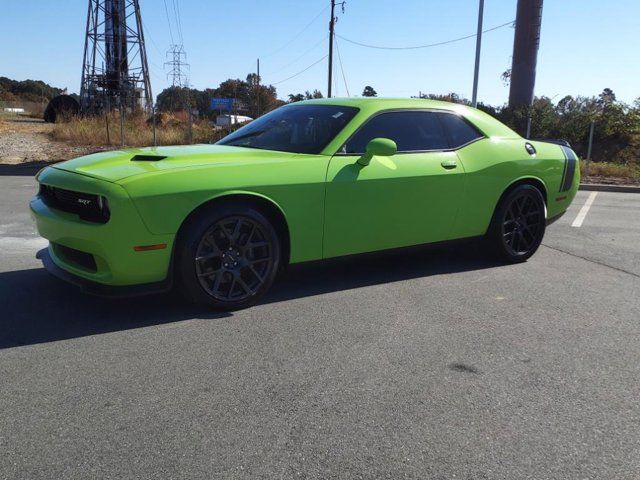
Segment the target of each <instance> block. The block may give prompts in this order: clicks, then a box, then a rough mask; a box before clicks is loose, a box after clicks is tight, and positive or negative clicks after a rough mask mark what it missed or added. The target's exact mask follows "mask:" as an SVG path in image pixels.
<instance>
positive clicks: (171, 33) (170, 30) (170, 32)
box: [163, 0, 175, 44]
mask: <svg viewBox="0 0 640 480" xmlns="http://www.w3.org/2000/svg"><path fill="white" fill-rule="evenodd" d="M163 1H164V13H165V14H166V15H167V23H168V24H169V35H171V44H174V43H175V42H174V41H173V31H172V29H171V20H169V9H168V8H167V0H163Z"/></svg>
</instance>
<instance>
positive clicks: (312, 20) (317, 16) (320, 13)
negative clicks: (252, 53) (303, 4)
mask: <svg viewBox="0 0 640 480" xmlns="http://www.w3.org/2000/svg"><path fill="white" fill-rule="evenodd" d="M327 8H329V6H328V5H327V6H325V7H324V8H323V9H322V10H320V11H319V12H318V14H317V15H316V16H315V17H313V18H312V19H311V21H310V22H309V23H307V24H306V25H305V26H304V28H303V29H302V30H300V31H299V32H298V33H296V34H295V35H294V36H293V38H291V40H289V41H287V42H286V43H285V44H284V45H282V46H280V47H279V48H277V49H276V50H274V51H272V52H271V53H268V54H267V55H262V56H261V57H260V58H268V57H271V56H272V55H275V54H276V53H278V52H280V51H282V50H283V49H284V48H285V47H288V46H289V45H291V44H292V43H293V41H294V40H296V39H297V38H298V37H299V36H300V35H302V34H303V33H304V32H305V31H306V30H307V28H309V27H310V26H311V25H313V23H314V22H315V21H316V20H317V19H318V18H319V17H320V15H322V14H323V13H324V12H325V10H326V9H327Z"/></svg>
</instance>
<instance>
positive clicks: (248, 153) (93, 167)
mask: <svg viewBox="0 0 640 480" xmlns="http://www.w3.org/2000/svg"><path fill="white" fill-rule="evenodd" d="M297 155H298V154H295V153H288V152H276V151H273V150H258V149H254V148H244V147H229V146H225V145H188V146H175V147H149V148H131V149H126V150H115V151H109V152H100V153H94V154H91V155H86V156H84V157H78V158H75V159H73V160H68V161H66V162H61V163H57V164H55V165H53V167H54V168H57V169H60V170H66V171H69V172H74V173H79V174H81V175H87V176H90V177H94V178H99V179H101V180H106V181H109V182H118V181H119V180H123V179H125V178H128V177H131V176H133V175H141V174H147V173H154V172H160V171H166V170H171V169H176V168H188V167H197V166H206V165H218V164H230V163H231V164H233V163H242V164H245V163H247V162H263V161H265V160H283V159H285V158H288V157H295V156H297Z"/></svg>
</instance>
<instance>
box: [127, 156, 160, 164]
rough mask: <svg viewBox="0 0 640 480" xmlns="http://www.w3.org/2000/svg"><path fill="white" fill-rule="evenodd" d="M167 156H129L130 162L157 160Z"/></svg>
mask: <svg viewBox="0 0 640 480" xmlns="http://www.w3.org/2000/svg"><path fill="white" fill-rule="evenodd" d="M165 158H167V156H166V155H134V156H133V157H131V161H132V162H157V161H159V160H164V159H165Z"/></svg>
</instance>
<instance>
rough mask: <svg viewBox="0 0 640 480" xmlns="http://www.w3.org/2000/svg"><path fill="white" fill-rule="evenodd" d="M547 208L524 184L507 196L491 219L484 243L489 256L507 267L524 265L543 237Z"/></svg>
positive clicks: (537, 191)
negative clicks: (492, 256) (493, 256)
mask: <svg viewBox="0 0 640 480" xmlns="http://www.w3.org/2000/svg"><path fill="white" fill-rule="evenodd" d="M545 212H546V207H545V202H544V198H543V196H542V193H540V190H539V189H538V188H536V187H535V186H533V185H529V184H523V185H519V186H517V187H515V188H514V189H513V190H511V191H510V192H508V193H507V194H506V195H505V196H504V197H503V198H502V199H501V201H500V203H499V204H498V206H497V207H496V210H495V212H494V214H493V218H492V219H491V225H490V227H489V230H488V232H487V235H486V242H487V244H488V247H489V249H490V250H491V252H492V253H493V254H494V255H495V256H497V257H498V258H499V259H500V260H502V261H505V262H508V263H519V262H524V261H526V260H527V259H528V258H529V257H531V255H533V254H534V253H535V252H536V250H538V247H539V246H540V243H542V238H543V237H544V232H545V226H546V214H545Z"/></svg>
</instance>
